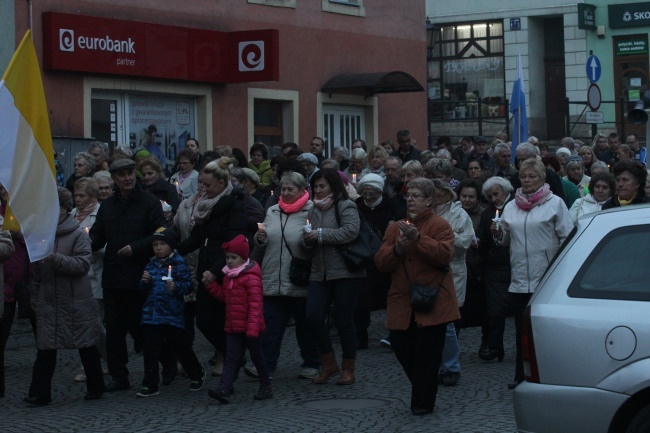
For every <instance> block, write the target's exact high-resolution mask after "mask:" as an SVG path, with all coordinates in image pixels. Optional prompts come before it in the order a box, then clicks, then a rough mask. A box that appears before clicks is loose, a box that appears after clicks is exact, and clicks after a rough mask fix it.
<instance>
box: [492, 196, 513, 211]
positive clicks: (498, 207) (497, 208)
mask: <svg viewBox="0 0 650 433" xmlns="http://www.w3.org/2000/svg"><path fill="white" fill-rule="evenodd" d="M509 201H510V193H508V197H506V199H505V200H503V204H502V205H501V206H494V209H495V210H500V211H501V212H503V208H504V207H506V204H508V202H509Z"/></svg>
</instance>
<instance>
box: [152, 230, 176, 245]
mask: <svg viewBox="0 0 650 433" xmlns="http://www.w3.org/2000/svg"><path fill="white" fill-rule="evenodd" d="M153 240H154V241H156V240H159V241H163V242H166V243H167V244H168V245H169V246H170V247H172V249H174V248H176V243H177V242H178V236H177V235H176V231H174V229H173V228H172V227H159V228H158V229H157V230H156V232H155V233H154V234H153Z"/></svg>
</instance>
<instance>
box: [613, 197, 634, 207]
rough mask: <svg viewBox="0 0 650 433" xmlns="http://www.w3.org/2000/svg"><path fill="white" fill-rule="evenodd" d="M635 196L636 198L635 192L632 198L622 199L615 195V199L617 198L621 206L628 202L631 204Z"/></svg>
mask: <svg viewBox="0 0 650 433" xmlns="http://www.w3.org/2000/svg"><path fill="white" fill-rule="evenodd" d="M635 198H636V194H634V197H632V198H631V199H629V200H623V199H622V198H620V197H617V199H618V204H620V205H621V206H627V205H629V204H632V202H633V201H634V199H635Z"/></svg>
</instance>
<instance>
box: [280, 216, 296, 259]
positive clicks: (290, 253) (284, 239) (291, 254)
mask: <svg viewBox="0 0 650 433" xmlns="http://www.w3.org/2000/svg"><path fill="white" fill-rule="evenodd" d="M282 214H284V212H280V231H281V232H282V241H284V245H286V247H287V250H288V251H289V255H290V256H291V258H292V259H293V252H292V251H291V248H289V243H288V242H287V239H286V238H285V237H284V226H286V225H287V223H288V222H289V214H286V215H287V220H286V221H285V222H284V225H283V224H282Z"/></svg>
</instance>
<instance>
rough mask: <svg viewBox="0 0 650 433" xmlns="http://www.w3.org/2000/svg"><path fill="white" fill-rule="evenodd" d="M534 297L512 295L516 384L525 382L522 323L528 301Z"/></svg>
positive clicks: (529, 295) (525, 294) (530, 294)
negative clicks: (515, 345) (515, 339)
mask: <svg viewBox="0 0 650 433" xmlns="http://www.w3.org/2000/svg"><path fill="white" fill-rule="evenodd" d="M532 296H533V294H532V293H513V294H512V308H513V310H514V312H515V335H516V338H517V343H516V344H517V358H516V361H515V382H523V380H524V379H525V376H524V360H523V357H522V340H521V337H522V332H521V321H522V318H523V316H524V311H525V310H526V306H527V305H528V301H530V298H531V297H532Z"/></svg>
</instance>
